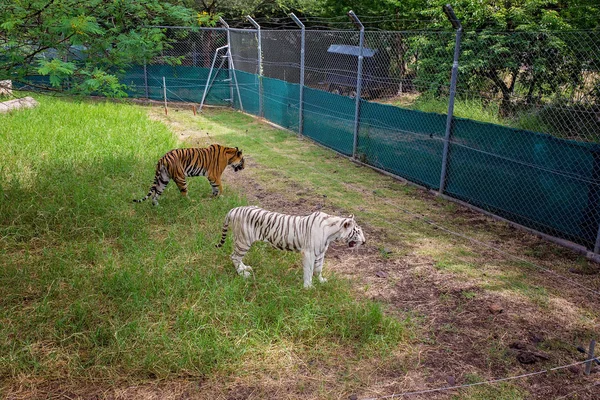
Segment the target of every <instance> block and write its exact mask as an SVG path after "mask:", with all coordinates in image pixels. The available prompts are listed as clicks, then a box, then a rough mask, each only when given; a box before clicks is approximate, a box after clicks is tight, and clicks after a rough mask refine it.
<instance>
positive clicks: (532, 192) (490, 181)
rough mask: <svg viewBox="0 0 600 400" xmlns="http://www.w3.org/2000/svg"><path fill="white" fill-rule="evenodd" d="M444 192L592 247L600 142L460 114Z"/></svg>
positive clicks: (599, 185) (599, 188) (599, 218)
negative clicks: (540, 131) (560, 137)
mask: <svg viewBox="0 0 600 400" xmlns="http://www.w3.org/2000/svg"><path fill="white" fill-rule="evenodd" d="M453 133H454V135H453V140H452V144H451V146H450V152H449V163H448V178H447V186H446V192H447V193H448V194H450V195H452V196H454V197H456V198H459V199H461V200H465V201H467V202H469V203H471V204H474V205H476V206H478V207H481V208H483V209H486V210H490V211H492V212H494V213H495V214H498V215H500V216H503V217H505V218H507V219H510V220H512V221H515V222H518V223H520V224H522V225H525V226H528V227H531V228H534V229H536V230H538V231H541V232H545V233H549V234H551V235H554V236H559V237H562V238H566V239H569V240H572V241H574V242H577V243H580V244H583V245H585V246H587V247H588V248H593V246H594V242H595V239H596V233H597V230H598V224H599V222H600V215H599V214H600V210H599V204H600V202H599V201H598V200H599V199H600V145H598V144H593V143H581V142H575V141H571V140H564V139H559V138H556V137H553V136H550V135H546V134H541V133H535V132H530V131H525V130H519V129H511V128H507V127H503V126H499V125H494V124H487V123H480V122H476V121H471V120H464V119H460V118H456V119H455V122H454V132H453Z"/></svg>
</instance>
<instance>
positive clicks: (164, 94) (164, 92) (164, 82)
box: [163, 76, 169, 115]
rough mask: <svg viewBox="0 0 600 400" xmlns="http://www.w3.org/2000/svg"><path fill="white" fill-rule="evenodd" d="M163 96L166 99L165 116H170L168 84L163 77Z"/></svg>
mask: <svg viewBox="0 0 600 400" xmlns="http://www.w3.org/2000/svg"><path fill="white" fill-rule="evenodd" d="M163 96H164V97H165V115H169V111H168V109H167V82H166V80H165V77H164V76H163Z"/></svg>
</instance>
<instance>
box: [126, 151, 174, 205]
mask: <svg viewBox="0 0 600 400" xmlns="http://www.w3.org/2000/svg"><path fill="white" fill-rule="evenodd" d="M163 172H166V167H165V166H163V165H161V163H160V161H159V163H158V165H157V166H156V174H155V175H154V183H153V184H152V186H150V190H149V191H148V194H147V195H146V196H145V197H142V198H141V199H139V200H138V199H133V202H134V203H141V202H143V201H146V200H148V198H150V197H158V196H160V194H161V193H162V190H164V187H165V186H166V185H167V183H169V182H168V180H167V182H166V183H165V182H164V181H162V180H161V174H163ZM152 200H153V201H152V202H153V203H154V205H156V204H158V201H157V200H156V198H153V199H152Z"/></svg>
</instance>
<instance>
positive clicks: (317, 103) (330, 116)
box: [303, 88, 355, 156]
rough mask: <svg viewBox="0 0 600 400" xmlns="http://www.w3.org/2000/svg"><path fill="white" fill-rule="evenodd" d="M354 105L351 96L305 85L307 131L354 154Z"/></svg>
mask: <svg viewBox="0 0 600 400" xmlns="http://www.w3.org/2000/svg"><path fill="white" fill-rule="evenodd" d="M354 105H355V102H354V100H353V99H350V98H348V97H344V96H340V95H337V94H333V93H328V92H324V91H322V90H316V89H309V88H304V113H303V114H304V135H306V136H308V137H310V138H311V139H313V140H315V141H317V142H319V143H321V144H323V145H325V146H328V147H330V148H332V149H334V150H336V151H338V152H340V153H342V154H346V155H349V156H351V155H352V145H353V141H354Z"/></svg>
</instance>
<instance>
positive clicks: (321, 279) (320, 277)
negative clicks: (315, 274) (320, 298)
mask: <svg viewBox="0 0 600 400" xmlns="http://www.w3.org/2000/svg"><path fill="white" fill-rule="evenodd" d="M319 282H321V283H325V282H327V278H323V277H322V276H319Z"/></svg>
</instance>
